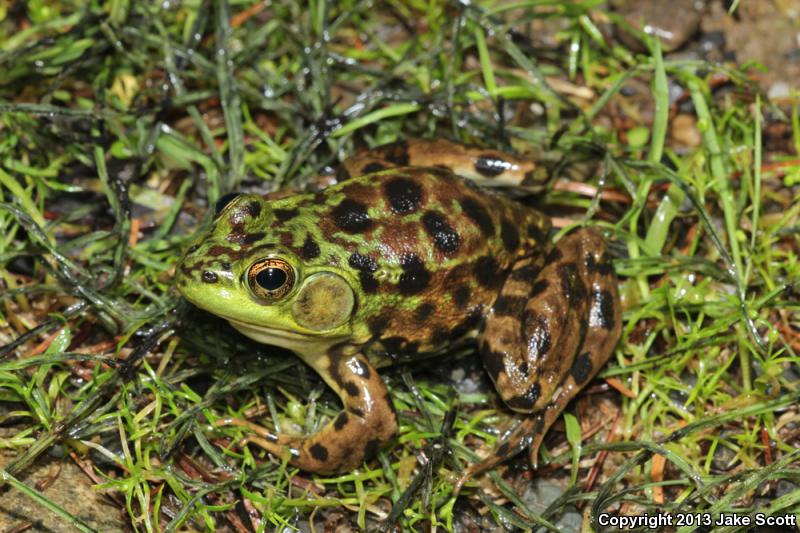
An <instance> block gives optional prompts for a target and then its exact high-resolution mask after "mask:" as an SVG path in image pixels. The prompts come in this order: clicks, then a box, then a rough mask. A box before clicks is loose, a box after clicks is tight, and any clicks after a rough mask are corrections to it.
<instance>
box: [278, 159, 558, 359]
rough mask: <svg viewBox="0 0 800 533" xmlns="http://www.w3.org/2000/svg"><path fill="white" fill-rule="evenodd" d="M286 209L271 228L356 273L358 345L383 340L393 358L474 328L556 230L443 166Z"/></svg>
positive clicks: (357, 184)
mask: <svg viewBox="0 0 800 533" xmlns="http://www.w3.org/2000/svg"><path fill="white" fill-rule="evenodd" d="M280 204H281V202H280V201H278V202H276V204H275V213H276V215H277V219H276V222H275V224H274V225H273V231H276V232H279V233H280V232H283V233H285V236H284V237H283V238H282V239H281V240H282V241H283V244H284V245H290V246H291V247H293V248H294V251H295V253H298V254H299V255H301V256H304V258H305V259H306V264H309V265H318V266H322V265H327V266H334V267H340V268H345V269H350V270H351V271H352V273H353V275H354V276H355V277H356V278H357V279H358V284H359V285H360V286H359V287H357V288H356V290H357V291H358V292H360V298H359V306H358V309H357V311H356V316H354V317H353V318H354V323H357V324H365V325H366V329H365V330H364V332H363V335H362V338H361V339H359V340H360V341H362V342H365V343H367V344H369V343H370V340H373V341H375V340H377V339H380V340H381V342H380V346H376V347H375V349H374V351H377V352H380V351H384V352H385V353H386V354H388V355H390V356H407V355H413V354H415V353H417V352H429V351H431V350H436V349H438V348H441V347H442V346H444V345H445V344H446V343H447V342H449V341H452V340H453V339H455V338H458V337H463V336H464V335H465V334H466V333H468V332H469V331H471V330H473V329H474V328H475V327H476V326H477V324H478V321H479V319H480V316H481V311H482V309H483V308H484V307H485V306H487V305H490V304H491V303H492V302H493V301H494V298H495V297H496V294H497V292H498V289H499V286H500V284H502V282H503V280H504V279H505V278H506V276H507V273H508V271H509V269H510V268H511V265H512V264H513V263H514V262H515V261H516V260H517V259H519V258H520V257H523V256H526V255H532V254H536V253H538V251H539V249H540V248H541V247H542V246H543V245H544V240H545V238H546V234H547V231H548V229H549V221H548V220H547V219H546V218H545V217H543V216H542V215H541V214H540V213H538V212H537V211H535V210H533V209H530V208H527V207H525V206H523V205H521V204H519V203H517V202H514V201H512V200H510V199H508V198H506V197H504V196H501V195H498V194H495V193H493V192H491V191H486V190H482V189H478V188H477V187H476V186H475V185H474V184H472V183H470V182H469V181H468V180H465V179H464V178H461V177H459V176H456V175H455V174H453V173H451V172H449V171H446V170H440V169H436V168H416V167H406V168H398V169H392V170H390V171H386V172H379V173H375V174H370V175H367V176H362V177H358V178H352V179H349V180H347V181H344V182H342V183H340V184H338V185H336V186H334V187H331V188H329V189H326V190H324V191H322V192H320V193H317V194H315V195H306V196H304V197H303V199H302V200H299V201H298V200H297V199H295V200H292V201H289V200H287V204H286V208H285V209H283V208H282V207H281V205H280ZM284 211H286V212H287V213H288V214H289V215H292V216H291V217H289V216H286V215H284V214H283V212H284ZM290 241H291V244H290ZM309 248H311V249H312V251H315V252H317V253H316V254H314V255H315V256H314V257H311V258H310V257H308V255H309V254H308V253H307V252H308V251H309Z"/></svg>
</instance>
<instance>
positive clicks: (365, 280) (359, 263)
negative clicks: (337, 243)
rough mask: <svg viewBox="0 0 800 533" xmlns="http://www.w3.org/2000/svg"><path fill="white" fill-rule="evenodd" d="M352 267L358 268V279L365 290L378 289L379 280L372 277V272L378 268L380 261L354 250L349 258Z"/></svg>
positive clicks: (370, 291)
mask: <svg viewBox="0 0 800 533" xmlns="http://www.w3.org/2000/svg"><path fill="white" fill-rule="evenodd" d="M347 262H348V264H349V265H350V267H351V268H354V269H356V270H358V279H359V281H360V282H361V288H362V289H364V292H369V293H372V292H375V291H376V290H378V280H376V279H375V278H374V277H372V273H373V272H375V271H376V270H378V263H377V262H376V261H375V260H374V259H372V258H371V257H370V256H368V255H362V254H360V253H358V252H353V253H352V254H351V255H350V258H349V259H348V261H347Z"/></svg>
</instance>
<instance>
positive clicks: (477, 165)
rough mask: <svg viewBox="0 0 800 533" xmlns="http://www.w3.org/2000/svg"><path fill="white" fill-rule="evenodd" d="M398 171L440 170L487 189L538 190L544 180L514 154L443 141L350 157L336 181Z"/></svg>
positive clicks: (530, 163) (409, 143)
mask: <svg viewBox="0 0 800 533" xmlns="http://www.w3.org/2000/svg"><path fill="white" fill-rule="evenodd" d="M397 167H437V168H445V169H447V170H450V171H451V172H453V173H454V174H458V175H459V176H463V177H465V178H467V179H470V180H472V181H474V182H476V183H478V184H480V185H483V186H487V187H529V186H530V187H535V186H537V185H541V182H542V179H541V176H539V174H540V173H539V171H538V169H537V167H536V165H535V163H533V161H529V160H526V159H522V158H520V157H517V156H515V155H512V154H508V153H505V152H500V151H498V150H490V149H488V148H477V147H471V146H465V145H463V144H458V143H454V142H450V141H445V140H441V139H430V140H427V139H425V140H423V139H416V140H409V141H397V142H393V143H389V144H384V145H383V146H378V147H375V148H373V149H371V150H367V151H364V152H361V153H358V154H356V155H354V156H351V157H349V158H348V159H346V160H345V161H344V162H343V163H342V166H341V168H340V169H339V172H338V173H337V176H336V177H337V179H338V180H339V181H342V180H344V179H347V178H348V177H357V176H363V175H364V174H372V173H373V172H381V171H383V170H388V169H390V168H397Z"/></svg>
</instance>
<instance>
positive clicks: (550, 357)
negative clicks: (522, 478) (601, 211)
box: [466, 229, 621, 476]
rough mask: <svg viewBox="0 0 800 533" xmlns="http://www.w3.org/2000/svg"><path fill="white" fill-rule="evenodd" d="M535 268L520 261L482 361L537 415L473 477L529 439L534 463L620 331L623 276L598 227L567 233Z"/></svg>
mask: <svg viewBox="0 0 800 533" xmlns="http://www.w3.org/2000/svg"><path fill="white" fill-rule="evenodd" d="M535 270H536V268H535V265H531V264H527V263H526V262H525V261H524V260H523V261H521V262H520V264H519V265H515V267H514V269H513V270H512V272H511V274H510V275H509V278H508V280H507V281H506V283H505V284H504V285H503V288H502V290H501V292H500V295H499V297H498V299H497V301H496V302H495V305H494V308H493V312H492V313H490V315H489V316H488V317H487V320H486V323H485V326H484V329H483V331H482V332H481V335H480V339H479V346H480V351H481V355H482V357H483V361H484V365H485V366H486V368H487V371H488V373H489V375H490V376H491V378H492V380H493V381H494V383H495V386H496V388H497V390H498V392H499V393H500V395H501V397H502V398H503V400H504V401H505V402H506V404H507V405H508V406H509V407H511V408H512V409H514V410H515V411H518V412H523V413H532V416H531V417H529V418H528V419H527V420H524V421H523V422H521V423H520V424H519V425H518V426H517V427H516V428H514V429H513V430H512V431H511V433H510V434H509V435H507V436H506V437H505V438H503V439H501V440H500V441H499V442H498V444H497V446H496V448H495V449H494V451H493V452H492V454H490V456H489V457H488V458H487V459H486V460H484V461H482V462H481V463H478V464H476V465H473V466H472V467H471V468H470V469H469V471H468V473H467V474H466V475H467V476H468V475H474V474H475V473H477V472H479V471H482V470H485V469H487V468H490V467H491V466H493V465H495V464H497V463H499V462H501V461H503V460H504V459H506V458H508V457H510V456H511V455H513V454H515V453H517V452H519V451H520V450H521V449H522V448H524V447H525V446H529V447H530V452H531V459H532V463H533V464H534V466H535V465H536V457H537V453H538V449H539V446H540V445H541V443H542V440H543V438H544V435H545V434H546V433H547V430H548V429H549V428H550V426H551V425H552V424H553V423H554V422H555V421H556V420H557V419H558V416H559V414H560V413H561V411H562V410H563V409H564V407H565V406H566V405H567V403H569V401H570V400H571V399H572V398H573V397H574V396H575V395H576V394H577V393H578V391H580V389H581V388H582V387H583V386H584V385H586V383H588V382H589V380H590V379H591V378H592V377H593V376H594V375H595V374H596V373H597V371H598V370H599V369H600V368H601V367H602V366H603V364H605V362H606V361H607V360H608V358H609V356H610V355H611V352H612V350H613V349H614V346H615V344H616V342H617V339H618V338H619V334H620V330H621V316H620V304H619V296H618V293H617V281H616V278H615V277H614V273H613V268H612V266H611V262H610V258H609V257H608V254H607V252H606V244H605V241H604V240H603V239H602V237H600V235H598V234H597V233H596V232H595V231H594V230H591V229H580V230H577V231H574V232H572V233H571V234H569V235H567V236H566V237H565V238H563V239H562V240H561V241H559V243H558V244H557V245H556V246H555V247H554V248H553V250H552V251H551V252H550V254H549V255H548V256H547V257H546V258H545V262H544V267H543V268H542V269H541V270H540V271H539V272H538V273H535ZM534 275H535V278H534V279H532V277H533V276H534Z"/></svg>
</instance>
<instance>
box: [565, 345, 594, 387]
mask: <svg viewBox="0 0 800 533" xmlns="http://www.w3.org/2000/svg"><path fill="white" fill-rule="evenodd" d="M592 370H594V369H593V368H592V358H591V356H590V354H589V352H584V353H582V354H580V355H579V356H578V357H576V358H575V362H574V363H572V368H571V369H570V371H569V372H570V374H572V378H573V379H574V380H575V383H576V384H578V385H581V384H583V382H584V381H586V380H587V379H589V376H591V375H592Z"/></svg>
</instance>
